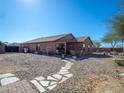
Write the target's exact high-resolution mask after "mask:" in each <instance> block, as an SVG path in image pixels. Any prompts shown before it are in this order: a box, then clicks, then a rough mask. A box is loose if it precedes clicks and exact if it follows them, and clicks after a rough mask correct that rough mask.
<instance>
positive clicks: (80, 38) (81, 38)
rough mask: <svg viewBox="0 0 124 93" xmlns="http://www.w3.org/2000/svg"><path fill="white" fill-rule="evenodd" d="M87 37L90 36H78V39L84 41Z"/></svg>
mask: <svg viewBox="0 0 124 93" xmlns="http://www.w3.org/2000/svg"><path fill="white" fill-rule="evenodd" d="M87 38H89V37H88V36H83V37H78V38H77V41H78V42H84V41H85V40H86V39H87Z"/></svg>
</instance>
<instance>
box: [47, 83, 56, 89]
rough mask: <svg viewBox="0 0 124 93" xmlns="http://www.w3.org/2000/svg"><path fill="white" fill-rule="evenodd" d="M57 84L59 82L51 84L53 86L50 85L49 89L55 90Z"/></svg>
mask: <svg viewBox="0 0 124 93" xmlns="http://www.w3.org/2000/svg"><path fill="white" fill-rule="evenodd" d="M56 86H57V84H55V85H51V86H49V87H48V89H49V90H53V89H54V88H55V87H56Z"/></svg>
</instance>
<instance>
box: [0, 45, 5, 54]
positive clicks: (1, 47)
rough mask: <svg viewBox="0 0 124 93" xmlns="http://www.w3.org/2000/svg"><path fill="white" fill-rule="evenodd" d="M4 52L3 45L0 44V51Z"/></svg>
mask: <svg viewBox="0 0 124 93" xmlns="http://www.w3.org/2000/svg"><path fill="white" fill-rule="evenodd" d="M4 52H5V45H0V53H4Z"/></svg>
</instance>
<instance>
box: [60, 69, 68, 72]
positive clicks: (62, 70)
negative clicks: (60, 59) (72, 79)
mask: <svg viewBox="0 0 124 93" xmlns="http://www.w3.org/2000/svg"><path fill="white" fill-rule="evenodd" d="M59 72H68V70H66V69H61V70H60V71H59Z"/></svg>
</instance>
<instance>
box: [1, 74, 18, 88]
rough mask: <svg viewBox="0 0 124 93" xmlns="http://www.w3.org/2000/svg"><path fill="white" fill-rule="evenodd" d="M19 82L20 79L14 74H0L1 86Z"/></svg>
mask: <svg viewBox="0 0 124 93" xmlns="http://www.w3.org/2000/svg"><path fill="white" fill-rule="evenodd" d="M17 81H19V78H17V77H15V75H14V74H12V73H6V74H0V85H1V86H5V85H8V84H11V83H15V82H17Z"/></svg>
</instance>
